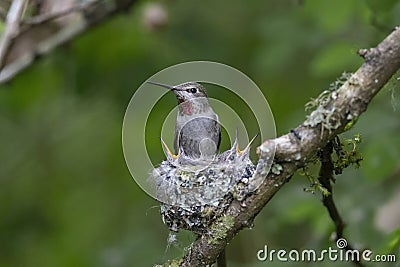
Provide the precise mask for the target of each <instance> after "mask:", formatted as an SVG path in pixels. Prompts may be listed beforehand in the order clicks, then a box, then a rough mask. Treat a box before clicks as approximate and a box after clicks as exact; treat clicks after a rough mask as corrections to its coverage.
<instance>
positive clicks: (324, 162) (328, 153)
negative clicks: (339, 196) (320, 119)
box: [318, 141, 363, 267]
mask: <svg viewBox="0 0 400 267" xmlns="http://www.w3.org/2000/svg"><path fill="white" fill-rule="evenodd" d="M332 152H333V144H332V141H329V142H328V143H327V144H326V146H325V147H324V148H323V149H322V150H321V151H320V160H321V168H320V171H319V175H318V181H319V182H320V184H321V185H322V186H323V187H324V188H326V189H327V190H328V193H329V194H328V195H325V194H323V195H322V203H323V204H324V206H325V207H326V209H327V210H328V213H329V216H330V217H331V219H332V221H333V223H334V224H335V228H336V230H335V232H336V236H335V241H337V240H339V239H341V238H344V236H343V231H344V227H345V226H346V224H345V223H344V221H343V219H342V217H341V216H340V214H339V211H338V209H337V207H336V204H335V201H334V200H333V190H332V184H331V182H333V181H334V180H335V178H334V176H333V173H334V169H335V168H334V165H333V161H332ZM344 249H345V250H353V247H352V246H351V245H350V244H349V243H348V244H347V246H346V247H345V248H344ZM353 263H354V265H355V266H360V267H361V266H363V264H362V263H361V262H360V259H355V260H354V261H353Z"/></svg>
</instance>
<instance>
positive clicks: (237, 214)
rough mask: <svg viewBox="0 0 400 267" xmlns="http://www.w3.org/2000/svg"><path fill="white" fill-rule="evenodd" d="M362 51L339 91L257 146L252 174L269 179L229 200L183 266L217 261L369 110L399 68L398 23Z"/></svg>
mask: <svg viewBox="0 0 400 267" xmlns="http://www.w3.org/2000/svg"><path fill="white" fill-rule="evenodd" d="M359 55H360V56H362V57H363V58H364V59H365V62H364V64H363V65H362V66H361V67H360V68H359V69H358V70H357V72H355V73H354V74H353V75H351V77H350V78H349V79H348V80H347V81H346V82H345V83H344V84H343V85H342V86H340V88H339V89H338V90H336V91H334V92H332V93H331V94H330V95H329V96H328V98H326V97H325V98H324V101H323V102H322V103H320V104H319V106H318V107H317V108H316V110H314V111H313V112H312V113H311V114H310V116H309V117H308V118H307V119H306V120H305V121H304V122H303V123H302V124H301V125H299V126H298V127H297V128H295V129H293V130H292V131H291V132H290V133H288V134H286V135H283V136H280V137H278V138H275V139H273V140H267V141H265V142H264V143H263V144H262V145H261V146H259V147H258V149H257V153H258V155H259V161H258V165H257V170H256V173H255V175H254V177H253V178H254V179H264V178H265V180H264V182H263V183H262V184H261V186H260V187H259V188H258V189H257V190H256V192H255V193H254V194H252V195H250V196H248V197H247V198H246V199H245V200H244V202H242V203H239V202H238V201H233V202H232V203H231V204H230V206H229V207H228V209H227V210H226V212H225V214H223V215H222V216H221V219H220V220H216V222H215V223H214V224H213V225H212V226H211V228H210V229H214V230H212V231H209V233H207V234H204V235H202V236H201V237H199V238H198V239H197V240H196V241H195V242H194V243H193V244H192V245H191V248H190V251H189V252H188V254H187V255H185V256H184V257H183V259H181V260H179V262H180V265H181V266H206V265H208V264H212V263H214V262H215V261H216V260H217V258H218V255H220V253H221V252H222V251H223V250H224V248H225V247H226V245H227V243H228V242H229V241H230V240H231V239H232V238H233V237H234V236H235V235H236V234H237V233H238V232H239V231H240V230H241V229H243V228H245V227H248V226H249V225H252V221H253V220H254V218H255V216H257V214H258V213H259V212H260V211H261V210H262V209H263V207H264V206H265V205H266V204H267V203H268V202H269V201H270V200H271V198H272V197H273V196H274V195H275V194H276V193H277V192H278V191H279V190H280V189H281V188H282V186H283V185H284V184H285V183H287V182H288V181H289V180H290V178H291V177H292V175H293V174H294V172H295V171H296V170H297V169H299V168H301V167H304V166H305V165H306V163H307V162H308V160H309V159H310V158H311V157H313V156H314V155H315V154H316V153H317V151H318V150H320V149H322V148H324V147H325V146H326V145H327V143H328V142H329V141H331V140H333V139H334V138H335V137H336V136H337V135H338V134H340V133H343V132H344V131H345V130H347V128H348V127H347V128H346V126H347V125H349V123H353V122H354V121H356V119H357V118H358V117H359V116H360V115H361V114H362V113H363V112H365V111H366V109H367V106H368V104H369V103H370V102H371V100H372V99H373V97H374V96H375V95H376V94H377V93H378V92H379V90H380V89H381V88H382V87H383V86H384V85H385V84H386V83H387V81H388V80H389V79H390V78H391V77H392V75H393V74H394V73H395V72H396V71H397V70H398V69H399V68H400V28H399V27H397V28H396V29H395V30H394V31H393V32H392V33H391V34H390V35H389V36H388V37H387V38H386V39H385V40H383V41H382V42H381V43H380V44H379V45H378V46H377V47H376V48H370V49H362V50H360V51H359ZM273 147H275V148H276V152H275V158H274V164H275V165H276V166H275V168H274V167H272V169H274V170H275V171H273V172H272V171H271V172H269V173H267V172H266V171H265V168H264V167H265V164H266V162H267V161H268V160H269V158H268V156H269V154H268V153H267V151H270V149H271V148H273ZM277 166H278V167H277ZM223 218H229V223H227V224H226V223H225V224H223V222H224V221H225V220H224V219H223ZM221 225H222V226H221ZM221 227H222V228H221ZM215 229H220V230H221V229H222V230H223V234H219V235H218V236H217V237H216V236H215V235H214V233H215ZM167 265H168V264H167Z"/></svg>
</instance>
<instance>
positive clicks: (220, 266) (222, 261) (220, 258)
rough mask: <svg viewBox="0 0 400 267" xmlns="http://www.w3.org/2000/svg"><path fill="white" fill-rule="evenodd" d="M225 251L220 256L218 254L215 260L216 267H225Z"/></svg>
mask: <svg viewBox="0 0 400 267" xmlns="http://www.w3.org/2000/svg"><path fill="white" fill-rule="evenodd" d="M225 253H226V249H224V250H223V251H222V252H221V254H219V256H218V259H217V266H218V267H227V264H226V255H225Z"/></svg>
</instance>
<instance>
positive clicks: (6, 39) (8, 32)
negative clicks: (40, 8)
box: [0, 0, 25, 71]
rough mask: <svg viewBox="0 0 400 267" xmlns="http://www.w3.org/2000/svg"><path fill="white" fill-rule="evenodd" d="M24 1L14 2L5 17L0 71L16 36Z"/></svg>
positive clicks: (0, 50)
mask: <svg viewBox="0 0 400 267" xmlns="http://www.w3.org/2000/svg"><path fill="white" fill-rule="evenodd" d="M24 6H25V0H14V1H12V3H11V6H10V9H9V11H8V13H7V17H6V25H5V28H4V31H3V34H2V36H1V40H0V71H1V70H2V69H3V67H4V65H5V64H6V61H7V56H8V52H9V51H10V46H11V45H12V42H13V39H14V38H15V36H17V35H18V32H19V25H20V23H21V18H22V13H23V10H24Z"/></svg>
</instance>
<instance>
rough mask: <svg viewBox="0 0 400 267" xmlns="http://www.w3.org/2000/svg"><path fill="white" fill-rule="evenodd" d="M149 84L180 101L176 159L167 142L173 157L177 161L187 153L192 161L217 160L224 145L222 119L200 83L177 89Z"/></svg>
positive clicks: (175, 146) (183, 84)
mask: <svg viewBox="0 0 400 267" xmlns="http://www.w3.org/2000/svg"><path fill="white" fill-rule="evenodd" d="M147 83H150V84H153V85H157V86H161V87H164V88H167V89H169V90H171V91H172V92H173V93H174V94H175V97H176V99H177V100H178V115H177V118H176V124H175V135H174V149H175V155H172V153H171V152H170V151H169V149H168V148H167V147H166V146H165V144H164V142H163V145H164V147H165V148H166V150H167V153H168V154H169V156H172V157H175V158H176V157H179V156H180V155H181V154H182V153H183V154H184V155H185V156H187V157H189V158H191V159H212V158H214V156H215V155H216V154H217V152H218V149H219V146H220V143H221V125H220V123H219V120H218V115H217V114H216V113H215V112H214V111H213V109H212V107H211V106H210V102H209V101H208V96H207V91H206V89H205V88H204V86H202V85H201V84H199V83H196V82H186V83H182V84H179V85H174V86H171V85H167V84H162V83H156V82H150V81H149V82H147Z"/></svg>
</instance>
